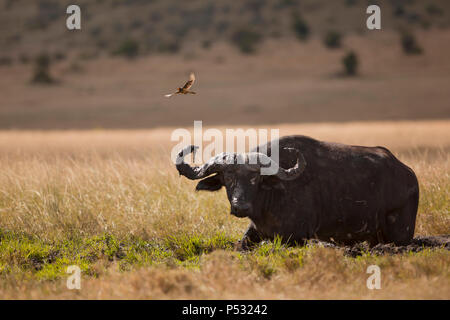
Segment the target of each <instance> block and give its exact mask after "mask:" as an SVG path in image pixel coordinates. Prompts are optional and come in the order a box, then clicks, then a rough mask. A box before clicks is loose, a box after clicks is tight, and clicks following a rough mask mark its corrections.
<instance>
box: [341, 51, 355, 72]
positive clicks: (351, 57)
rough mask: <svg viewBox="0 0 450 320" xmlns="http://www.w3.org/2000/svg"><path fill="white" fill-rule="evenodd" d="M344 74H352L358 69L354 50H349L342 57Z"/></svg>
mask: <svg viewBox="0 0 450 320" xmlns="http://www.w3.org/2000/svg"><path fill="white" fill-rule="evenodd" d="M342 64H343V65H344V71H345V75H347V76H354V75H356V73H357V70H358V56H357V55H356V53H355V52H353V51H350V52H348V53H347V54H346V55H345V56H344V57H343V58H342Z"/></svg>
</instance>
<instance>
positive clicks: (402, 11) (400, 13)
mask: <svg viewBox="0 0 450 320" xmlns="http://www.w3.org/2000/svg"><path fill="white" fill-rule="evenodd" d="M404 14H405V8H404V7H403V6H402V5H397V6H395V8H394V16H396V17H401V16H403V15H404Z"/></svg>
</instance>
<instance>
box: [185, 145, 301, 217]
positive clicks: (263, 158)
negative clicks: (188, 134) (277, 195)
mask: <svg viewBox="0 0 450 320" xmlns="http://www.w3.org/2000/svg"><path fill="white" fill-rule="evenodd" d="M197 148H198V147H196V146H188V147H186V148H184V149H183V150H182V151H181V152H180V153H179V154H178V157H177V160H176V167H177V170H178V172H179V173H180V175H183V176H185V177H186V178H188V179H191V180H195V179H203V180H201V181H200V182H199V183H198V184H197V187H196V190H197V191H199V190H208V191H216V190H219V189H220V188H222V187H223V186H225V188H226V190H227V196H228V200H229V201H230V204H231V214H233V215H235V216H237V217H248V216H250V217H251V216H252V214H254V210H253V209H254V206H255V203H256V201H257V199H258V192H259V191H260V190H261V189H266V190H267V189H272V188H284V187H283V181H288V180H294V179H296V178H298V177H299V176H300V175H301V174H302V172H303V170H304V169H305V167H306V161H305V159H304V157H303V155H302V154H301V153H300V152H299V151H298V150H297V149H292V148H285V149H286V150H288V151H292V152H295V153H296V159H297V161H296V164H295V165H294V166H293V167H292V168H289V169H283V168H281V167H279V166H278V165H277V164H275V163H274V162H273V160H272V159H271V158H270V157H268V156H267V155H266V154H264V153H258V152H251V153H245V154H237V153H228V152H224V153H221V154H219V155H217V156H215V157H213V158H211V159H210V160H209V161H208V162H207V163H205V164H204V165H202V166H196V167H192V166H190V165H189V164H187V163H185V162H184V157H185V156H187V155H188V154H190V153H192V152H194V154H195V151H196V150H197ZM274 164H275V165H276V168H278V169H277V171H276V172H275V174H273V175H261V168H262V167H269V166H273V165H274Z"/></svg>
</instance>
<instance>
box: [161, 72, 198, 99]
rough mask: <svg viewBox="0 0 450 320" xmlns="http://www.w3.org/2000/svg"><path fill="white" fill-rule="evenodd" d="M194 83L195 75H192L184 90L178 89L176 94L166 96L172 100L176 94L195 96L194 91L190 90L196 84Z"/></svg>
mask: <svg viewBox="0 0 450 320" xmlns="http://www.w3.org/2000/svg"><path fill="white" fill-rule="evenodd" d="M194 81H195V75H194V74H193V73H191V74H190V76H189V80H188V82H186V84H185V85H184V86H183V87H182V88H178V91H176V92H174V93H169V94H166V95H164V96H165V97H167V98H170V97H171V96H173V95H174V94H188V93H190V94H195V92H194V91H190V90H189V89H190V88H191V87H192V85H193V84H194Z"/></svg>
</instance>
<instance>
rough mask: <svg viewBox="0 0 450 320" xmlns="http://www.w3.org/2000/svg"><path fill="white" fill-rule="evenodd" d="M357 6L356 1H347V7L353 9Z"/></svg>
mask: <svg viewBox="0 0 450 320" xmlns="http://www.w3.org/2000/svg"><path fill="white" fill-rule="evenodd" d="M355 4H356V0H345V5H346V6H347V7H352V6H354V5H355Z"/></svg>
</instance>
